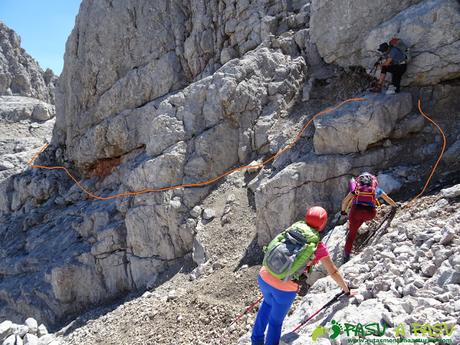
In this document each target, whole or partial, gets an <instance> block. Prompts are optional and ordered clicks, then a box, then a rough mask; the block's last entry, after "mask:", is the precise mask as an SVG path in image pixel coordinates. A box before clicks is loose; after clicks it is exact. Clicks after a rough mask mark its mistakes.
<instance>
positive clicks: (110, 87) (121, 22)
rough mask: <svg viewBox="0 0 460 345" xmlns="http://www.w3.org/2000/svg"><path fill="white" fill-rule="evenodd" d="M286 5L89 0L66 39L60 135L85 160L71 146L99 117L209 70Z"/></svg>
mask: <svg viewBox="0 0 460 345" xmlns="http://www.w3.org/2000/svg"><path fill="white" fill-rule="evenodd" d="M172 13H173V14H174V15H171V14H172ZM284 13H285V9H284V5H283V4H282V2H279V1H266V0H257V1H251V2H249V1H236V0H231V1H213V2H210V3H207V2H206V1H196V2H189V1H182V0H173V1H170V0H161V1H155V2H151V1H114V2H108V3H107V2H100V1H96V2H95V1H89V0H85V1H83V2H82V5H81V8H80V13H79V15H78V17H77V20H76V26H75V28H74V30H73V31H72V34H71V35H70V37H69V39H68V42H67V46H66V48H67V49H66V54H65V61H66V63H65V66H64V70H63V72H62V75H61V79H60V83H59V90H58V93H59V95H60V97H59V100H58V103H57V108H58V120H57V125H56V126H57V130H56V136H55V139H54V140H55V141H57V142H59V143H62V144H66V145H67V146H68V147H69V148H70V157H71V158H72V159H76V160H77V161H79V157H75V156H74V153H73V152H72V148H74V147H75V146H78V141H79V140H81V137H82V136H83V135H84V134H85V133H86V132H87V131H88V130H89V129H91V128H92V127H93V126H94V125H97V124H99V123H101V121H103V120H105V119H110V118H112V117H113V116H116V115H118V114H120V113H121V112H122V111H124V110H129V111H132V110H134V109H135V108H139V107H142V106H143V105H145V104H146V103H148V102H151V101H152V100H154V99H156V98H159V97H161V96H164V95H166V94H168V93H170V92H172V91H175V90H178V89H180V88H182V87H184V86H185V85H188V84H189V83H191V82H192V81H194V80H197V79H200V78H203V77H206V76H209V75H211V74H212V73H213V72H214V71H216V70H217V69H218V68H219V67H220V66H222V64H223V63H225V62H227V61H229V60H230V59H232V58H235V57H240V56H242V55H243V54H244V53H246V52H248V51H249V50H251V49H254V48H255V47H256V46H257V45H259V44H260V43H261V42H262V40H263V39H264V38H265V37H266V36H267V35H269V34H270V33H271V32H272V31H276V28H277V24H276V23H277V18H281V17H282V16H283V14H284ZM267 18H269V19H270V21H269V22H271V23H273V24H272V25H267Z"/></svg>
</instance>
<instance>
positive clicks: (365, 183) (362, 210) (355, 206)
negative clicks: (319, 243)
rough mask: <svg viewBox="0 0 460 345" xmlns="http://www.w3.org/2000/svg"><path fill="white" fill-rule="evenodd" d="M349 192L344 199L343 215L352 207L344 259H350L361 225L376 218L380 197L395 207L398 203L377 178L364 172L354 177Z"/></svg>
mask: <svg viewBox="0 0 460 345" xmlns="http://www.w3.org/2000/svg"><path fill="white" fill-rule="evenodd" d="M349 190H350V191H349V193H348V194H347V196H346V197H345V199H343V201H342V212H341V214H342V215H346V214H347V211H348V210H349V209H350V213H349V216H348V236H347V242H346V243H345V248H344V253H343V260H344V262H347V261H348V260H350V255H351V249H352V248H353V242H354V241H355V238H356V235H357V234H358V229H359V227H360V226H361V225H362V224H363V223H364V222H367V221H369V220H372V219H374V218H375V216H376V214H377V210H376V207H377V206H378V205H379V203H378V199H379V198H382V199H383V200H385V201H386V202H387V203H389V204H390V205H391V206H393V207H397V204H396V203H395V202H394V201H393V199H391V198H390V197H389V196H388V195H387V194H386V193H385V192H384V191H383V190H382V188H379V187H378V181H377V178H376V177H375V176H374V175H372V174H370V173H368V172H364V173H362V174H361V175H359V176H358V177H356V178H354V179H352V180H351V181H350V184H349Z"/></svg>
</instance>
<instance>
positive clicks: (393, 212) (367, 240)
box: [359, 209, 396, 249]
mask: <svg viewBox="0 0 460 345" xmlns="http://www.w3.org/2000/svg"><path fill="white" fill-rule="evenodd" d="M394 214H396V209H392V210H391V211H390V212H388V214H387V215H386V216H385V217H384V218H383V220H382V221H381V222H380V224H379V225H378V226H377V228H376V229H375V230H374V233H373V234H372V235H370V236H369V237H368V238H366V239H365V240H364V241H363V243H361V246H360V248H359V249H362V248H363V247H364V246H365V245H367V244H369V243H370V242H371V239H373V238H374V237H375V235H376V234H377V232H378V231H379V230H380V228H381V227H382V226H383V224H384V223H385V222H386V221H387V220H388V218H390V217H391V216H392V215H394Z"/></svg>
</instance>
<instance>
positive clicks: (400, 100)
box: [313, 93, 412, 154]
mask: <svg viewBox="0 0 460 345" xmlns="http://www.w3.org/2000/svg"><path fill="white" fill-rule="evenodd" d="M411 110H412V97H411V95H410V94H409V93H400V94H397V95H388V96H381V95H376V96H368V97H367V99H366V100H364V101H362V102H356V103H354V104H353V105H350V106H347V107H345V108H342V109H340V110H339V111H337V112H333V113H330V114H326V115H324V116H321V117H318V118H317V119H316V120H315V121H314V124H315V135H314V137H313V143H314V146H315V152H316V153H317V154H327V153H328V154H331V153H351V152H363V151H365V150H366V149H367V147H368V146H369V145H370V144H373V143H376V142H378V141H381V140H383V139H386V138H388V137H389V136H390V133H391V132H392V131H393V130H394V129H395V126H396V123H397V122H398V121H399V120H401V119H403V118H404V117H405V116H406V115H408V114H409V112H410V111H411Z"/></svg>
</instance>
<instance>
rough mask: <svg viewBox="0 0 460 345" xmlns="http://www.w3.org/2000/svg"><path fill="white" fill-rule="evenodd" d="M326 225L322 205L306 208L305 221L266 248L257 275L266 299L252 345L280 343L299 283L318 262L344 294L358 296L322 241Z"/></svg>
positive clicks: (284, 232)
mask: <svg viewBox="0 0 460 345" xmlns="http://www.w3.org/2000/svg"><path fill="white" fill-rule="evenodd" d="M326 223H327V212H326V210H325V209H324V208H322V207H319V206H315V207H311V208H309V209H307V212H306V214H305V220H304V221H299V222H296V223H294V224H293V225H291V226H290V227H289V228H288V229H286V230H285V231H283V232H282V233H280V234H279V235H278V236H276V237H275V238H274V239H273V240H272V241H271V242H270V244H269V245H268V246H267V248H266V252H265V256H264V261H263V265H262V268H261V269H260V272H259V276H258V282H259V287H260V290H261V291H262V294H263V297H264V299H263V302H262V305H261V307H260V309H259V312H258V313H257V317H256V321H255V324H254V327H253V330H252V335H251V343H252V345H276V344H278V343H279V340H280V337H281V328H282V324H283V321H284V318H285V317H286V315H287V313H288V311H289V309H290V307H291V305H292V303H293V302H294V299H295V297H296V295H297V292H298V291H299V283H300V282H301V280H304V279H305V278H306V277H305V273H306V272H308V271H309V269H310V268H312V267H313V266H314V265H315V264H317V263H318V262H321V264H322V265H323V267H324V268H325V269H326V271H327V272H328V274H329V275H330V276H331V278H332V279H334V281H335V282H336V283H337V284H338V285H339V286H340V288H342V290H343V291H344V293H345V294H347V295H354V294H356V290H354V289H352V290H350V288H349V287H348V284H347V283H346V282H345V280H344V279H343V277H342V275H341V274H340V272H339V270H338V269H337V267H336V266H335V264H334V263H333V261H332V260H331V258H330V256H329V252H328V250H327V248H326V246H325V244H323V243H322V242H320V235H319V232H320V231H322V230H323V229H324V228H325V226H326ZM267 326H268V329H267ZM266 330H267V334H266V336H265V331H266Z"/></svg>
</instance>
